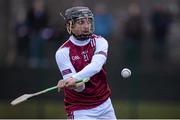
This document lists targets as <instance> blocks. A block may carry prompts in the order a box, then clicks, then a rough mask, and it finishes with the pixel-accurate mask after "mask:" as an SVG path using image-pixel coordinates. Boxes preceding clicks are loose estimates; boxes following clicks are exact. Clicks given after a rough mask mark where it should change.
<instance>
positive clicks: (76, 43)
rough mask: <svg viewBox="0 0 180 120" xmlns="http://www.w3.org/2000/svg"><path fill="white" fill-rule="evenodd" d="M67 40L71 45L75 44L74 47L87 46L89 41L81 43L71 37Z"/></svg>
mask: <svg viewBox="0 0 180 120" xmlns="http://www.w3.org/2000/svg"><path fill="white" fill-rule="evenodd" d="M69 40H70V41H71V42H72V43H73V44H75V45H77V46H84V45H87V44H88V43H89V41H90V39H87V40H83V41H80V40H77V39H76V38H75V37H74V36H73V35H71V36H70V37H69Z"/></svg>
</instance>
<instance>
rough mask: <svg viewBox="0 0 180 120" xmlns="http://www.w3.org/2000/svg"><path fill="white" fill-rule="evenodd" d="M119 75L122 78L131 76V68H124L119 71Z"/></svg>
mask: <svg viewBox="0 0 180 120" xmlns="http://www.w3.org/2000/svg"><path fill="white" fill-rule="evenodd" d="M121 76H122V77H123V78H128V77H130V76H131V70H129V69H128V68H124V69H123V70H122V71H121Z"/></svg>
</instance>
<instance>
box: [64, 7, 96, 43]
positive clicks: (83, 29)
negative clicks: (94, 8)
mask: <svg viewBox="0 0 180 120" xmlns="http://www.w3.org/2000/svg"><path fill="white" fill-rule="evenodd" d="M65 18H66V28H67V31H68V33H69V34H72V35H74V36H75V37H76V38H77V39H79V40H85V39H88V38H89V37H90V35H91V34H92V33H93V32H94V16H93V14H92V12H91V10H90V9H89V8H87V7H72V8H69V9H67V10H66V12H65Z"/></svg>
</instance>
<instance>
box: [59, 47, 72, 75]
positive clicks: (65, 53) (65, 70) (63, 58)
mask: <svg viewBox="0 0 180 120" xmlns="http://www.w3.org/2000/svg"><path fill="white" fill-rule="evenodd" d="M55 57H56V63H57V65H58V67H59V70H60V72H61V75H62V76H63V79H67V78H69V77H72V75H73V74H75V73H76V71H75V69H74V67H73V65H72V63H71V61H70V58H69V48H61V49H59V50H58V51H57V52H56V55H55Z"/></svg>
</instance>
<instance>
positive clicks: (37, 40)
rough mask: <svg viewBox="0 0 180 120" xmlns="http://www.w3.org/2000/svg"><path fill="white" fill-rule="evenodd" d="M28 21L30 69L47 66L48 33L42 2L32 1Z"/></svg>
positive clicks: (38, 0)
mask: <svg viewBox="0 0 180 120" xmlns="http://www.w3.org/2000/svg"><path fill="white" fill-rule="evenodd" d="M28 20H29V26H30V35H31V36H30V61H29V63H30V67H38V66H39V65H40V66H41V67H46V66H47V58H46V55H45V50H46V49H45V46H46V42H47V39H48V38H49V33H50V32H51V31H50V29H47V27H48V14H47V10H46V8H45V3H44V1H43V0H34V1H33V6H32V8H31V9H30V10H29V13H28Z"/></svg>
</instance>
